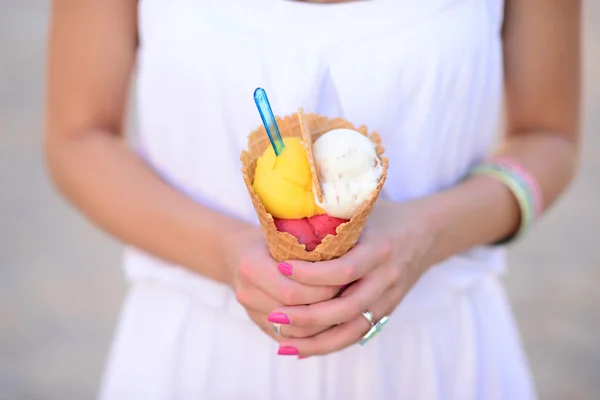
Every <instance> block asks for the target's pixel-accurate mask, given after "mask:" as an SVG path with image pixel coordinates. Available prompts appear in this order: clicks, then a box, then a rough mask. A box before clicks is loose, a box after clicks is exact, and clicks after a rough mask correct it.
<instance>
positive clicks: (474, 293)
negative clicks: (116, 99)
mask: <svg viewBox="0 0 600 400" xmlns="http://www.w3.org/2000/svg"><path fill="white" fill-rule="evenodd" d="M502 9H503V4H502V1H501V0H485V1H484V0H427V1H420V0H367V1H359V2H350V3H345V4H344V3H342V4H335V5H315V4H307V3H303V2H293V1H288V0H252V1H248V0H169V1H166V0H141V1H140V6H139V11H140V16H139V29H140V40H141V47H140V51H139V78H138V104H139V112H138V117H139V126H140V130H139V152H140V154H141V155H142V156H143V157H144V158H145V159H146V160H147V161H148V163H149V164H150V165H152V167H153V168H154V169H155V170H156V171H157V172H158V173H160V174H161V175H162V177H163V178H164V179H165V180H167V181H168V182H169V183H171V184H172V185H173V186H175V187H177V188H178V189H180V190H181V191H183V192H185V193H186V194H188V195H189V196H190V197H192V198H193V199H195V200H197V201H198V202H200V203H202V204H204V205H207V206H209V207H212V208H214V209H216V210H219V211H221V212H224V213H227V214H229V215H231V216H234V217H237V218H240V219H243V220H246V221H250V222H253V223H256V222H257V221H256V217H255V214H254V210H253V208H252V204H251V202H250V199H249V197H248V194H247V192H246V188H245V186H244V183H243V181H242V178H241V174H240V172H239V171H240V162H239V154H240V152H241V150H242V149H243V148H244V147H245V145H246V135H247V133H248V132H250V131H251V130H253V129H254V128H256V127H257V126H258V125H260V123H261V121H260V118H259V116H258V113H257V111H256V107H255V105H254V103H253V98H252V93H253V91H254V89H255V88H256V87H258V86H261V87H264V88H265V89H266V91H267V93H268V95H269V98H270V101H271V105H272V106H273V108H274V111H275V113H276V114H279V115H283V114H289V113H293V112H295V111H296V110H297V109H298V107H302V108H304V110H305V111H307V112H318V113H320V114H325V115H330V116H343V117H345V118H347V119H348V120H350V121H352V122H353V123H354V124H355V125H362V124H365V125H367V126H369V128H371V129H373V130H375V131H377V132H378V133H380V135H381V136H382V138H383V142H384V144H385V147H386V153H387V155H388V157H389V158H390V168H389V173H388V180H387V182H386V185H385V187H384V193H383V196H385V197H387V198H389V199H392V200H395V201H404V200H407V199H412V198H416V197H421V196H426V195H428V194H431V193H434V192H436V191H439V190H441V189H443V188H446V187H448V186H451V185H454V184H456V183H457V182H458V181H459V180H460V179H461V177H463V176H464V174H465V173H466V171H467V170H468V169H469V168H470V167H471V166H472V165H474V164H475V163H476V162H478V160H480V159H481V158H482V157H483V156H484V155H485V154H486V153H487V152H488V151H489V150H490V148H491V146H492V145H493V144H494V141H495V131H496V127H497V124H498V119H499V115H500V104H501V96H502V49H501V39H500V27H501V23H502V17H503V15H502ZM125 266H126V271H127V276H128V278H129V279H130V281H131V283H132V287H131V292H130V295H129V297H128V300H127V302H126V304H125V307H124V310H123V314H122V317H121V321H120V324H119V327H118V329H117V332H116V338H115V344H114V346H113V349H112V352H111V356H110V359H109V363H108V367H107V370H106V375H105V379H104V382H103V386H102V391H101V395H100V397H101V398H102V399H105V400H113V399H196V398H203V399H240V398H249V399H254V398H257V399H284V400H287V399H290V400H294V399H318V400H321V399H332V400H338V399H369V398H377V399H400V398H402V399H406V398H408V399H461V400H462V399H530V398H533V397H534V392H533V387H532V384H531V379H530V377H529V372H528V370H527V366H526V363H525V361H524V358H523V354H522V350H521V348H520V344H519V340H518V337H517V335H516V334H515V329H514V323H513V320H512V317H511V316H510V312H509V309H508V306H507V304H506V302H505V300H504V297H503V294H502V291H501V289H500V287H499V283H498V277H497V275H498V274H499V273H501V272H502V271H503V270H504V254H503V251H502V250H501V249H498V248H489V247H481V248H477V249H473V250H472V251H470V252H468V253H466V254H462V255H459V256H456V257H453V258H451V259H450V260H447V261H446V262H444V263H442V264H440V265H437V266H435V267H434V268H432V269H431V270H430V271H429V272H428V273H427V274H426V275H425V276H424V277H423V278H422V279H421V280H420V282H419V283H418V284H417V285H416V286H415V287H414V288H413V290H412V291H411V292H410V293H409V295H408V296H407V297H406V298H405V300H404V301H403V302H402V303H401V305H400V306H399V307H398V309H397V310H396V311H395V312H394V313H393V314H392V315H391V320H390V323H388V325H387V326H386V327H385V328H384V329H383V330H382V332H381V333H380V335H379V336H378V338H377V339H374V340H373V341H371V342H369V344H368V345H367V346H365V347H364V348H360V347H352V348H350V349H347V350H345V351H343V352H341V353H338V354H333V355H330V356H326V357H318V358H310V359H307V360H297V359H296V358H295V357H291V358H286V357H280V356H277V355H276V344H275V343H274V342H273V341H272V340H271V339H270V338H267V337H266V336H265V335H264V334H263V333H262V332H261V331H259V330H258V328H257V327H255V326H254V325H253V323H252V322H251V321H250V320H249V319H248V317H247V316H246V314H245V312H244V310H243V308H242V307H241V306H240V305H239V304H237V303H236V301H235V298H234V296H233V295H232V293H231V291H230V290H229V289H228V288H227V287H225V286H224V285H220V284H217V283H214V282H212V281H210V280H208V279H205V278H203V277H201V276H197V275H194V274H192V273H190V272H187V271H186V270H184V269H183V268H180V267H178V266H175V265H169V264H168V263H166V262H164V261H162V260H159V259H156V258H154V257H152V256H149V255H147V254H144V253H143V252H141V251H139V250H137V249H133V248H130V249H128V251H127V254H126V258H125Z"/></svg>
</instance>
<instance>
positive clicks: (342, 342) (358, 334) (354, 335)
mask: <svg viewBox="0 0 600 400" xmlns="http://www.w3.org/2000/svg"><path fill="white" fill-rule="evenodd" d="M401 293H402V291H401V290H399V289H398V288H394V289H390V290H389V291H388V292H387V293H386V294H385V296H383V297H382V298H381V299H380V300H379V301H378V302H377V303H376V304H374V305H373V307H372V308H371V309H370V311H371V312H372V313H373V316H374V317H375V319H374V321H375V322H377V321H379V320H381V318H383V317H384V316H386V315H389V313H390V312H391V311H392V310H393V309H394V307H395V305H396V304H398V302H399V299H400V298H401ZM370 330H371V325H370V323H369V322H368V321H367V319H366V318H365V317H364V316H362V315H360V316H358V317H356V318H354V319H353V320H352V321H350V322H347V323H344V324H341V325H338V326H335V327H333V328H331V329H329V330H326V331H324V332H322V333H320V334H318V335H315V336H312V337H309V338H284V339H282V340H280V341H279V348H280V349H281V348H284V349H285V350H286V351H284V352H281V353H290V354H291V353H297V355H301V356H313V355H325V354H330V353H333V352H335V351H339V350H342V349H344V348H346V347H348V346H351V345H353V344H356V343H358V342H359V341H360V340H361V339H362V338H363V337H364V336H365V335H366V334H367V332H369V331H370ZM291 349H293V351H290V350H291Z"/></svg>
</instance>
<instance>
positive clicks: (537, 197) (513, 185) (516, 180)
mask: <svg viewBox="0 0 600 400" xmlns="http://www.w3.org/2000/svg"><path fill="white" fill-rule="evenodd" d="M469 175H486V176H489V177H491V178H494V179H497V180H499V181H500V182H502V183H504V184H505V185H506V186H507V187H508V188H509V189H510V190H511V192H512V193H513V195H514V196H515V198H516V199H517V202H518V203H519V208H520V209H521V224H520V226H519V230H518V232H517V233H516V234H515V235H514V236H512V237H509V238H507V239H505V240H502V241H501V242H498V243H497V244H507V243H509V242H512V241H514V240H516V239H517V238H520V237H522V236H523V235H525V233H527V232H528V231H529V229H531V226H532V225H533V223H534V222H535V221H536V220H537V219H538V218H539V217H540V215H541V214H542V211H543V207H544V204H543V197H542V190H541V188H540V186H539V184H538V183H537V181H536V179H535V178H534V177H533V175H531V174H530V173H529V172H528V171H527V170H526V169H525V168H523V167H522V166H521V165H520V164H519V163H518V162H516V161H515V160H512V159H510V158H508V157H495V158H491V159H489V160H487V161H486V162H484V163H483V164H481V165H479V166H477V167H475V168H474V169H473V170H472V171H471V172H470V173H469Z"/></svg>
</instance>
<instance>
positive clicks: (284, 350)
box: [277, 346, 300, 356]
mask: <svg viewBox="0 0 600 400" xmlns="http://www.w3.org/2000/svg"><path fill="white" fill-rule="evenodd" d="M277 354H278V355H280V356H297V355H298V354H300V352H299V351H298V349H297V348H295V347H286V346H284V347H280V348H279V350H277Z"/></svg>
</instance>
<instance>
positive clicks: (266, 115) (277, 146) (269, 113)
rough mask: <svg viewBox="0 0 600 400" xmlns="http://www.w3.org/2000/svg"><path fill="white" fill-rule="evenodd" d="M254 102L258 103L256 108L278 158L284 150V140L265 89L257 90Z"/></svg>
mask: <svg viewBox="0 0 600 400" xmlns="http://www.w3.org/2000/svg"><path fill="white" fill-rule="evenodd" d="M254 102H255V103H256V107H258V112H259V114H260V118H261V119H262V122H263V125H264V126H265V130H266V131H267V135H269V140H270V141H271V146H273V151H275V155H276V156H278V155H280V154H281V152H282V151H283V148H284V146H283V139H282V138H281V133H280V132H279V127H278V126H277V122H276V121H275V116H274V115H273V110H272V109H271V104H269V98H268V97H267V93H266V92H265V90H264V89H263V88H257V89H256V90H255V91H254Z"/></svg>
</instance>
